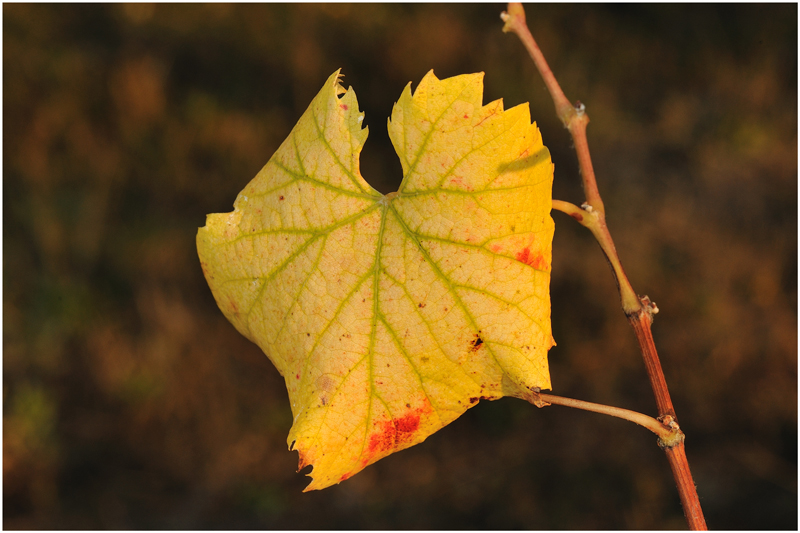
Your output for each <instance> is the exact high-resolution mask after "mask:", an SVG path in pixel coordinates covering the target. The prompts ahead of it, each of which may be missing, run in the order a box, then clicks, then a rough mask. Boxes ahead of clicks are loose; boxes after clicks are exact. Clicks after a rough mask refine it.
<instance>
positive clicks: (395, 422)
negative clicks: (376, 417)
mask: <svg viewBox="0 0 800 533" xmlns="http://www.w3.org/2000/svg"><path fill="white" fill-rule="evenodd" d="M410 405H411V404H406V406H407V407H408V406H410ZM432 412H433V409H432V408H431V405H430V404H429V403H428V402H427V400H426V401H425V403H424V404H423V405H422V406H420V407H415V408H413V409H409V411H408V412H407V413H405V414H404V415H403V416H401V417H399V418H395V419H390V420H381V421H379V422H376V424H375V427H376V428H377V430H378V431H377V433H373V434H372V435H370V438H369V443H368V445H367V454H366V456H365V457H363V458H362V461H361V462H362V464H364V465H367V464H369V463H371V462H374V460H375V459H376V458H379V457H384V456H386V455H388V454H390V453H392V452H393V451H395V450H400V449H403V448H406V447H407V446H408V445H409V443H411V442H412V441H413V440H414V437H415V435H416V434H417V431H418V430H419V427H420V421H421V420H422V419H423V418H424V417H425V416H426V415H428V414H430V413H432Z"/></svg>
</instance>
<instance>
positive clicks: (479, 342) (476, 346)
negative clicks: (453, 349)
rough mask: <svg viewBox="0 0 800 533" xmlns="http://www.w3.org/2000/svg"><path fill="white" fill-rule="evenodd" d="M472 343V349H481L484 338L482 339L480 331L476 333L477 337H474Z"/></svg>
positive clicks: (475, 350) (474, 350)
mask: <svg viewBox="0 0 800 533" xmlns="http://www.w3.org/2000/svg"><path fill="white" fill-rule="evenodd" d="M471 344H472V348H470V350H471V351H473V352H477V351H478V350H480V349H481V346H483V339H481V332H480V331H479V332H478V333H476V334H475V339H473V341H472V343H471Z"/></svg>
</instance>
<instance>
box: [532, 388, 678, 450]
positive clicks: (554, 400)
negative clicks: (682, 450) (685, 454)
mask: <svg viewBox="0 0 800 533" xmlns="http://www.w3.org/2000/svg"><path fill="white" fill-rule="evenodd" d="M534 398H535V401H534V402H532V403H534V404H535V405H537V406H538V407H544V406H545V405H548V404H552V405H563V406H564V407H572V408H574V409H581V410H583V411H591V412H593V413H600V414H603V415H608V416H613V417H615V418H621V419H623V420H628V421H629V422H633V423H634V424H638V425H640V426H642V427H643V428H647V429H649V430H650V431H652V432H653V433H655V434H656V436H657V437H658V445H659V446H661V447H662V448H671V447H673V446H675V445H677V444H678V443H680V442H683V440H684V438H685V436H684V434H683V432H682V431H681V428H680V426H678V424H677V422H675V420H674V418H673V417H671V416H667V417H664V420H663V421H659V420H656V419H655V418H653V417H651V416H647V415H646V414H643V413H639V412H636V411H631V410H630V409H622V408H621V407H613V406H611V405H603V404H600V403H592V402H585V401H583V400H575V399H573V398H564V397H563V396H555V395H553V394H545V393H542V392H538V393H537V392H534Z"/></svg>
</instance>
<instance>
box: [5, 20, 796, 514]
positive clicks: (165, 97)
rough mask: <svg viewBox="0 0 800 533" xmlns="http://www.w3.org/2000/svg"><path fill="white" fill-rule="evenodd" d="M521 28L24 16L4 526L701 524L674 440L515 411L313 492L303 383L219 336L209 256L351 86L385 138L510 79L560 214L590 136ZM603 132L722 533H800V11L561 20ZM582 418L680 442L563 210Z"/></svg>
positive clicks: (566, 309)
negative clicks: (218, 221)
mask: <svg viewBox="0 0 800 533" xmlns="http://www.w3.org/2000/svg"><path fill="white" fill-rule="evenodd" d="M501 9H502V6H499V5H495V6H485V5H456V4H451V5H433V4H431V5H371V4H358V5H349V4H334V5H312V4H305V5H217V4H214V5H150V4H116V5H99V4H95V5H58V6H55V5H28V4H5V5H4V6H3V45H4V46H3V51H4V56H3V66H4V77H3V90H4V101H3V127H4V133H5V135H4V136H3V155H4V158H3V165H4V167H3V172H4V179H3V209H4V211H3V222H4V224H3V252H4V253H3V289H4V292H3V296H4V297H3V349H4V352H3V355H4V357H3V371H4V372H3V399H4V403H3V406H4V407H3V409H4V410H3V424H4V442H3V444H4V447H3V489H4V491H3V506H4V514H3V520H4V522H3V525H4V527H5V528H12V529H27V528H46V529H60V528H80V529H105V528H113V529H138V528H159V529H170V528H181V529H191V528H259V529H260V528H264V529H274V528H278V529H298V528H310V529H329V528H353V529H357V528H368V529H382V528H403V529H417V528H423V529H445V528H446V529H451V528H456V529H460V528H468V529H482V528H494V529H497V528H499V529H517V528H524V529H541V528H545V529H615V528H633V529H651V528H652V529H664V528H667V529H669V528H676V529H680V528H683V527H684V522H683V517H682V513H681V510H680V506H679V504H678V500H677V493H676V491H675V488H674V483H673V481H672V478H671V474H670V471H669V468H668V466H667V463H666V461H665V460H664V457H663V453H662V452H661V451H660V450H659V449H658V448H657V447H656V445H655V438H654V437H653V436H652V435H650V434H648V433H647V432H645V431H644V430H642V429H641V428H638V427H636V426H633V425H632V424H628V423H625V422H621V421H617V420H612V419H607V418H606V417H601V416H598V415H594V414H588V413H582V412H573V411H571V410H568V409H564V408H559V407H549V408H546V409H541V410H540V409H536V408H534V407H532V406H530V405H528V404H525V403H523V402H520V401H518V400H513V399H504V400H501V401H498V402H492V403H487V402H482V403H481V404H480V405H478V406H477V407H475V408H474V409H472V410H470V411H469V412H467V413H466V414H465V415H464V416H463V417H462V418H461V419H459V420H458V421H456V422H455V423H453V424H451V425H450V426H448V427H447V428H445V429H444V430H442V431H440V432H439V433H437V434H436V435H434V436H432V437H431V438H429V439H428V440H427V441H426V442H425V443H423V444H421V445H418V446H416V447H414V448H412V449H409V450H406V451H403V452H402V453H399V454H397V455H395V456H392V457H390V458H387V459H384V460H382V461H380V462H379V463H377V464H376V465H373V466H371V467H370V468H368V469H366V470H365V471H364V472H362V473H360V474H359V475H357V476H355V477H354V478H352V479H351V480H348V481H347V482H345V483H343V484H341V485H338V486H336V487H333V488H330V489H326V490H325V491H322V492H316V493H310V494H303V493H301V490H302V488H303V487H304V486H305V484H306V480H305V478H303V477H302V476H301V475H298V474H296V473H295V468H296V460H297V457H296V454H295V453H293V452H288V451H287V450H286V443H285V438H286V434H287V432H288V430H289V426H290V424H291V415H290V410H289V406H288V401H287V398H286V393H285V387H284V385H283V382H282V380H281V378H280V376H279V375H278V374H277V372H276V371H275V369H274V368H273V367H272V366H271V365H270V363H269V362H268V360H267V358H266V357H264V355H263V354H261V353H260V351H259V350H258V348H256V347H255V346H254V345H252V344H250V343H249V342H248V341H246V340H245V339H243V338H242V337H241V336H240V335H239V334H238V333H237V332H236V331H235V330H234V329H233V327H232V326H231V325H230V324H228V323H227V321H226V320H225V318H224V317H223V316H222V314H221V313H220V312H219V311H218V310H217V308H216V306H215V303H214V300H213V298H212V296H211V294H210V291H209V289H208V287H207V285H206V283H205V281H204V279H203V276H202V273H201V271H200V268H199V263H198V260H197V256H196V253H195V249H194V235H195V232H196V229H197V227H198V226H202V225H203V224H204V220H205V215H206V213H211V212H225V211H229V210H231V208H232V203H233V200H234V198H235V197H236V194H237V193H238V191H239V190H241V189H242V188H243V187H244V185H245V184H246V183H247V182H248V181H249V180H250V179H251V178H252V177H253V176H255V174H256V172H257V171H258V170H259V169H260V168H261V166H262V165H263V164H265V163H266V161H267V160H268V159H269V157H270V156H271V154H272V153H273V151H274V150H275V149H276V148H277V146H278V145H279V144H280V143H281V142H282V141H283V139H284V138H285V137H286V136H287V134H288V132H289V130H290V129H291V127H292V126H293V124H294V123H295V121H296V120H297V118H298V117H299V116H300V114H301V113H302V112H303V110H304V109H305V107H306V106H307V105H308V103H309V102H310V100H311V98H312V97H313V96H314V94H316V92H317V91H318V90H319V88H320V86H321V84H322V82H323V81H324V80H325V79H326V77H327V76H328V75H330V73H331V72H333V71H334V70H335V69H337V68H339V67H343V69H344V74H345V76H346V77H345V79H344V80H345V84H348V85H349V84H351V83H352V84H353V85H354V87H355V89H356V92H357V94H358V96H359V101H360V103H361V108H362V110H364V111H366V122H367V124H369V126H370V138H369V140H368V141H367V144H366V147H365V152H364V155H363V159H362V172H363V174H364V176H365V177H366V179H367V180H369V181H370V182H371V183H373V184H374V185H375V186H376V187H377V188H378V189H379V190H382V191H384V192H388V191H390V190H393V188H394V187H396V185H397V184H398V182H399V179H400V165H399V162H398V160H397V158H396V156H395V155H394V153H393V150H392V149H391V145H390V143H389V140H388V135H387V133H386V127H385V124H386V119H387V117H388V116H389V114H390V112H391V107H392V105H393V103H394V101H395V100H396V99H397V98H398V96H399V95H400V92H401V90H402V88H403V87H404V86H405V84H407V83H408V82H409V81H412V82H414V83H415V84H416V83H417V82H418V81H419V80H420V79H421V77H422V76H423V75H424V74H425V72H427V71H428V70H429V69H431V68H433V69H435V71H436V74H437V75H438V76H439V77H447V76H452V75H456V74H461V73H465V72H476V71H484V72H485V73H486V79H485V84H486V95H485V101H487V102H488V101H490V100H494V99H497V98H504V100H505V104H506V107H510V106H512V105H516V104H519V103H522V102H526V101H530V102H531V104H530V105H531V114H532V116H533V117H534V118H535V119H536V120H537V121H538V123H539V126H540V128H541V130H542V133H543V137H544V141H545V144H546V145H547V146H548V147H549V148H550V150H551V152H552V156H553V160H554V162H555V165H556V179H555V185H554V189H555V193H554V194H555V197H556V198H559V199H564V200H570V201H573V202H576V203H580V202H581V200H582V196H581V191H580V180H579V178H578V172H577V164H576V163H575V160H574V157H573V154H572V151H571V148H570V140H569V138H568V135H567V133H566V132H565V130H564V129H563V128H562V127H561V125H560V124H559V122H558V120H557V119H556V118H555V115H554V112H553V108H552V103H551V101H550V99H549V96H548V94H547V93H546V91H545V89H544V85H543V83H542V81H541V79H540V78H539V76H538V74H537V73H536V72H535V70H534V68H533V66H532V64H531V63H530V60H529V59H528V58H527V56H526V54H525V52H524V50H523V48H522V46H521V45H520V43H519V42H518V40H517V39H516V38H515V37H514V36H511V35H505V34H503V33H501V31H500V28H501V26H502V23H501V22H500V20H499V18H498V15H499V12H500V11H501ZM527 12H528V20H529V23H530V25H531V28H532V31H533V32H534V35H535V36H536V37H537V39H538V40H539V43H540V45H541V48H542V49H543V51H544V53H545V54H546V56H547V57H548V60H549V61H550V65H551V67H552V68H553V70H554V71H555V73H556V75H557V76H558V78H559V80H560V81H561V83H562V86H563V87H564V90H565V92H566V93H567V95H568V97H570V98H572V99H580V100H581V101H583V102H585V103H586V104H587V108H588V113H589V115H590V116H591V119H592V123H591V125H590V126H589V140H590V147H591V149H592V153H593V157H594V164H595V169H596V171H597V174H598V179H599V184H600V188H601V192H602V193H603V196H604V200H605V204H606V207H607V210H608V220H609V225H610V228H611V231H612V234H613V235H614V237H615V239H616V242H617V247H618V248H619V251H620V255H621V257H622V260H623V263H624V264H625V266H626V269H627V271H628V274H629V276H630V278H631V281H632V283H633V285H634V287H635V288H637V289H638V290H639V291H642V292H643V293H644V292H646V293H647V294H649V295H650V296H651V297H652V298H653V299H654V300H655V301H656V302H657V303H658V305H659V307H660V309H661V313H660V314H659V315H658V316H657V318H656V322H655V326H654V335H655V337H656V342H657V345H658V346H659V349H660V353H661V356H662V363H663V366H664V369H665V373H666V376H667V380H668V382H669V384H670V386H671V391H672V394H673V399H674V402H675V406H676V409H677V411H678V414H679V415H680V417H681V425H682V427H683V429H684V430H685V431H686V433H687V452H688V456H689V460H690V462H691V465H692V468H693V472H694V475H695V481H696V483H697V485H698V491H699V493H700V497H701V502H702V503H703V505H704V508H705V511H706V517H707V520H708V523H709V525H710V526H711V527H712V528H718V529H743V528H744V529H746V528H755V529H770V528H778V529H796V528H797V6H796V5H793V4H782V5H758V6H756V5H735V6H722V5H715V6H710V5H706V6H693V5H686V4H681V5H669V6H664V5H645V6H636V5H623V6H621V5H617V6H601V5H591V6H586V5H566V6H555V5H542V6H539V5H532V6H528V7H527ZM554 218H555V219H556V226H557V229H556V238H555V247H554V268H553V280H552V295H553V327H554V334H555V337H556V340H557V341H558V346H557V347H556V348H554V349H553V350H552V352H551V362H552V375H553V383H554V390H555V392H556V393H557V394H562V395H565V396H572V397H577V398H581V399H586V400H591V401H596V402H602V403H609V404H613V405H618V406H622V407H627V408H632V409H636V410H639V411H643V412H647V413H653V412H654V409H655V407H654V402H653V399H652V393H651V391H650V388H649V384H648V382H647V378H646V376H645V372H644V368H643V365H642V362H641V360H640V357H639V355H638V352H637V348H636V345H635V340H634V339H633V335H632V334H631V332H630V331H629V328H628V325H627V324H626V322H625V320H624V318H623V316H622V313H621V312H620V309H619V304H618V299H617V295H616V290H615V287H614V283H613V279H612V277H611V273H610V271H609V269H608V268H607V266H606V264H605V261H604V259H603V257H602V255H601V253H600V251H599V249H598V247H597V245H596V244H595V243H594V242H593V241H592V238H591V236H590V235H589V234H588V232H586V231H585V230H583V228H581V227H579V226H578V225H577V224H575V223H573V222H572V221H571V220H570V219H568V218H567V217H566V216H563V215H561V214H560V213H555V214H554Z"/></svg>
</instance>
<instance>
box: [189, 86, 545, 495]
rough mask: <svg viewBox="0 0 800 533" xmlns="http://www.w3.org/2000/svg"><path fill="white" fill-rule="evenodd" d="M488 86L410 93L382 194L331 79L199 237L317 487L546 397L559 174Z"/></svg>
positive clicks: (532, 131) (354, 107) (534, 136)
mask: <svg viewBox="0 0 800 533" xmlns="http://www.w3.org/2000/svg"><path fill="white" fill-rule="evenodd" d="M482 79H483V74H468V75H462V76H456V77H453V78H448V79H445V80H439V79H437V78H436V76H435V75H434V74H433V72H429V73H428V74H427V75H426V76H425V77H424V78H423V79H422V82H421V83H420V85H419V87H417V90H416V91H415V92H414V94H413V95H412V92H411V84H409V85H408V86H407V87H406V88H405V90H404V91H403V94H402V95H401V97H400V100H399V101H398V102H397V104H396V105H395V107H394V111H393V113H392V118H391V120H390V121H389V134H390V136H391V139H392V142H393V143H394V146H395V149H396V150H397V153H398V154H399V156H400V160H401V162H402V165H403V174H404V178H403V182H402V184H401V186H400V189H399V191H398V192H395V193H391V194H387V195H385V196H384V195H382V194H380V193H379V192H377V191H376V190H374V189H373V188H372V187H370V186H369V184H368V183H367V182H366V181H364V179H363V178H362V177H361V173H360V171H359V154H360V152H361V148H362V147H363V145H364V141H365V140H366V138H367V130H366V129H362V128H361V122H362V119H363V114H362V113H360V112H359V110H358V102H357V101H356V95H355V93H354V92H353V90H352V88H351V89H349V90H347V91H345V90H344V89H343V88H342V87H341V85H340V84H339V72H335V73H334V74H333V75H332V76H331V77H330V78H329V79H328V81H327V82H326V83H325V86H324V87H323V88H322V90H321V91H320V93H319V94H318V95H317V96H316V97H315V98H314V100H313V101H312V103H311V105H310V106H309V108H308V110H306V112H305V113H304V114H303V116H302V117H301V118H300V120H299V121H298V123H297V125H296V126H295V127H294V129H293V130H292V132H291V134H290V135H289V138H288V139H286V141H285V142H284V143H283V144H282V145H281V147H280V148H279V149H278V151H277V152H276V153H275V155H273V156H272V158H271V159H270V161H269V162H268V163H267V164H266V166H265V167H264V168H263V169H262V170H261V172H259V173H258V175H257V176H256V177H255V179H253V181H251V182H250V183H249V184H248V185H247V187H245V189H244V190H243V191H242V192H241V193H240V194H239V197H238V198H237V199H236V202H235V203H234V208H235V210H234V211H233V212H232V213H226V214H212V215H209V216H208V219H207V221H206V226H205V227H203V228H201V229H200V231H199V232H198V234H197V247H198V252H199V255H200V262H201V264H202V267H203V272H204V273H205V276H206V279H207V280H208V283H209V285H210V287H211V290H212V292H213V293H214V297H215V298H216V301H217V303H218V304H219V307H220V309H222V311H223V313H224V314H225V316H226V317H228V319H229V320H230V321H231V322H232V323H233V325H234V326H236V328H237V329H238V330H239V331H240V332H241V333H242V334H243V335H245V336H246V337H247V338H249V339H250V340H252V341H253V342H255V343H256V344H258V346H260V347H261V348H262V349H263V350H264V352H265V353H266V354H267V356H268V357H269V358H270V360H271V361H272V362H273V363H274V364H275V366H276V367H277V369H278V371H279V372H280V373H281V375H282V376H283V377H284V379H285V381H286V387H287V389H288V392H289V398H290V401H291V406H292V413H293V415H294V424H293V426H292V429H291V431H290V433H289V438H288V442H289V444H290V449H292V448H293V449H296V450H298V452H299V453H300V468H303V467H304V466H305V465H313V466H314V468H313V471H312V473H311V474H310V475H311V477H312V478H313V481H312V483H311V484H310V485H309V486H308V487H307V488H306V490H313V489H321V488H325V487H328V486H330V485H333V484H336V483H339V482H341V481H343V480H345V479H347V478H348V477H350V476H352V475H353V474H355V473H356V472H359V471H360V470H362V469H363V468H364V467H365V466H367V465H369V464H371V463H374V462H375V461H377V460H379V459H381V458H382V457H386V456H387V455H389V454H391V453H393V452H395V451H398V450H401V449H404V448H408V447H409V446H413V445H414V444H417V443H419V442H422V441H423V440H425V438H427V437H428V436H429V435H431V434H432V433H434V432H435V431H437V430H439V429H440V428H442V427H443V426H445V425H447V424H449V423H450V422H452V421H453V420H455V419H456V418H458V417H459V416H460V415H461V414H462V413H463V412H464V411H466V410H467V409H468V408H470V407H472V406H473V405H475V404H476V403H477V402H478V400H480V399H489V400H494V399H497V398H500V397H502V396H516V397H520V398H530V396H531V395H530V391H531V390H533V389H535V388H537V387H538V388H541V389H547V388H550V376H549V371H548V366H547V351H548V350H549V349H550V347H551V346H552V345H553V340H552V336H551V331H550V296H549V283H550V263H551V244H552V238H553V221H552V219H551V218H550V209H551V204H552V199H551V188H552V180H553V165H552V163H551V162H550V154H549V152H548V151H547V149H546V148H545V147H544V146H543V145H542V140H541V135H540V134H539V130H538V129H537V128H536V126H535V125H532V124H531V122H530V114H529V111H528V106H527V104H525V105H521V106H517V107H514V108H513V109H509V110H507V111H504V110H503V104H502V101H500V100H498V101H495V102H492V103H490V104H488V105H486V106H482V105H481V103H482V102H481V101H482V92H483V82H482Z"/></svg>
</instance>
